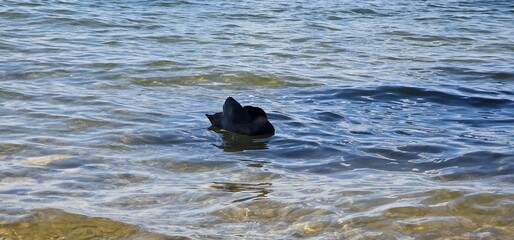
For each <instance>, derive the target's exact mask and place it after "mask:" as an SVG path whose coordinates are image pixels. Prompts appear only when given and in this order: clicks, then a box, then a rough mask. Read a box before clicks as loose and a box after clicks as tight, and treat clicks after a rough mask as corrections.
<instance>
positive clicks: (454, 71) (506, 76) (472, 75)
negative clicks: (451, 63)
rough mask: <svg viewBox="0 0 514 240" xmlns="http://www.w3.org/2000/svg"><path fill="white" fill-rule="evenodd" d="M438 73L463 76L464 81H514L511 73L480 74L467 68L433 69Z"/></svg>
mask: <svg viewBox="0 0 514 240" xmlns="http://www.w3.org/2000/svg"><path fill="white" fill-rule="evenodd" d="M432 69H434V70H436V71H438V72H442V73H445V74H449V75H458V76H464V79H470V80H472V79H493V80H514V73H512V72H481V71H476V70H472V69H469V68H459V67H434V68H432Z"/></svg>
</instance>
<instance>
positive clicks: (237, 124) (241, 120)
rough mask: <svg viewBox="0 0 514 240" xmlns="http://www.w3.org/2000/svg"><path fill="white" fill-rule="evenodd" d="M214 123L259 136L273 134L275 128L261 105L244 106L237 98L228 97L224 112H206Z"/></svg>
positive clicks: (230, 130)
mask: <svg viewBox="0 0 514 240" xmlns="http://www.w3.org/2000/svg"><path fill="white" fill-rule="evenodd" d="M205 116H207V118H209V121H211V123H212V125H213V126H215V127H218V128H222V129H225V130H227V131H229V132H234V133H239V134H244V135H250V136H257V135H273V134H275V128H274V127H273V125H271V123H270V122H269V121H268V116H267V115H266V113H265V112H264V110H262V109H261V108H259V107H253V106H244V107H242V106H241V104H239V103H238V102H237V101H236V100H235V99H233V98H232V97H228V98H227V100H225V104H223V112H219V113H215V114H212V115H211V114H205Z"/></svg>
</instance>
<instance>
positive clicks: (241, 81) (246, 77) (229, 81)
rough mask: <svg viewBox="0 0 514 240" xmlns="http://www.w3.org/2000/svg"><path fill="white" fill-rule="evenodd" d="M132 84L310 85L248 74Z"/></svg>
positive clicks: (154, 79)
mask: <svg viewBox="0 0 514 240" xmlns="http://www.w3.org/2000/svg"><path fill="white" fill-rule="evenodd" d="M132 82H133V83H134V84H137V85H142V86H203V87H214V88H226V87H236V88H238V87H307V86H312V84H310V83H298V82H290V81H288V80H282V79H280V78H275V77H267V76H259V75H255V74H251V73H247V72H241V73H224V74H202V75H194V76H178V77H173V76H170V77H147V78H133V79H132Z"/></svg>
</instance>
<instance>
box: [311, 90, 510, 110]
mask: <svg viewBox="0 0 514 240" xmlns="http://www.w3.org/2000/svg"><path fill="white" fill-rule="evenodd" d="M302 94H306V92H302ZM311 94H315V95H317V98H318V99H320V100H331V99H347V100H352V101H364V102H369V101H381V102H391V101H395V100H400V99H409V100H414V101H418V102H432V103H438V104H443V105H449V106H468V107H477V108H502V107H505V106H510V105H512V104H513V102H512V100H509V99H503V98H492V97H482V96H464V95H458V94H454V93H450V92H443V91H438V90H430V89H426V88H418V87H409V86H380V87H376V88H346V89H332V90H324V91H319V92H311Z"/></svg>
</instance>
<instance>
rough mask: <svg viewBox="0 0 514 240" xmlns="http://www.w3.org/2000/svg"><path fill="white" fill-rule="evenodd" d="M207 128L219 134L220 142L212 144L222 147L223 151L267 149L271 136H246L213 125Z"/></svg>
mask: <svg viewBox="0 0 514 240" xmlns="http://www.w3.org/2000/svg"><path fill="white" fill-rule="evenodd" d="M209 130H212V131H215V132H217V133H220V134H221V139H222V143H221V144H219V145H217V144H213V145H214V146H216V147H218V148H220V149H223V151H225V152H241V151H245V150H259V149H268V142H269V138H270V137H271V136H269V135H263V136H247V135H241V134H237V133H232V132H228V131H225V130H222V129H220V128H217V127H215V126H211V127H209Z"/></svg>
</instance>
